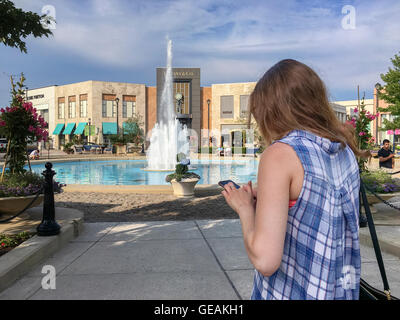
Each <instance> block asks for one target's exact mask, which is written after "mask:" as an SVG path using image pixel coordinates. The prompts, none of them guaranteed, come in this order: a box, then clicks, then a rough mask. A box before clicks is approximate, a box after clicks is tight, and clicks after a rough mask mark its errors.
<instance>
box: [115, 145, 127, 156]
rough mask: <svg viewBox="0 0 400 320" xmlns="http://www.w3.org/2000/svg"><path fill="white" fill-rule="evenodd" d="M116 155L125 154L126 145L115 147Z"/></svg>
mask: <svg viewBox="0 0 400 320" xmlns="http://www.w3.org/2000/svg"><path fill="white" fill-rule="evenodd" d="M115 153H116V154H126V145H115Z"/></svg>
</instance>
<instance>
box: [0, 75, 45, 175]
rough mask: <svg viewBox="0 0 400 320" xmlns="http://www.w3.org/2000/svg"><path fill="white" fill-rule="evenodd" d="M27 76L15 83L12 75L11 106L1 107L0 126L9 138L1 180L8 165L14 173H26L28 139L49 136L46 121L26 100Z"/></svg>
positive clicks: (36, 139)
mask: <svg viewBox="0 0 400 320" xmlns="http://www.w3.org/2000/svg"><path fill="white" fill-rule="evenodd" d="M24 81H25V77H24V75H23V74H21V78H20V81H18V82H17V83H14V79H13V78H12V77H11V87H12V90H11V94H12V102H11V107H6V108H5V109H4V108H1V109H0V127H1V128H2V129H1V130H2V132H3V133H5V136H6V138H7V141H8V144H7V151H6V156H5V160H4V165H3V170H2V175H1V180H0V181H2V180H3V176H4V173H5V168H6V165H7V164H8V168H9V169H10V172H11V173H12V174H14V173H16V174H20V173H24V172H25V169H24V166H25V161H26V160H27V154H26V146H27V143H28V141H33V142H36V141H37V142H40V141H42V140H44V141H45V142H46V141H47V138H48V136H49V133H48V131H47V130H46V129H45V128H46V126H47V123H46V121H45V120H44V119H43V118H42V116H40V115H39V114H38V113H37V110H36V109H35V108H33V106H32V103H31V102H25V100H24V97H25V92H24V90H23V88H24Z"/></svg>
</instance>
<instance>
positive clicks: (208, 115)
mask: <svg viewBox="0 0 400 320" xmlns="http://www.w3.org/2000/svg"><path fill="white" fill-rule="evenodd" d="M210 102H211V100H210V99H207V105H208V114H207V122H208V124H207V129H208V146H210Z"/></svg>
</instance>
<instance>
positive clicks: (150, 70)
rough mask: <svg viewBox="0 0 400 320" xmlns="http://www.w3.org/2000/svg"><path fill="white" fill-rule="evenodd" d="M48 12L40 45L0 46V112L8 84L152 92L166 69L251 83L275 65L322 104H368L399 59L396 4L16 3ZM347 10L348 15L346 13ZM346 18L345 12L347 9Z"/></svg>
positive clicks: (362, 0)
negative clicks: (320, 89) (298, 68)
mask: <svg viewBox="0 0 400 320" xmlns="http://www.w3.org/2000/svg"><path fill="white" fill-rule="evenodd" d="M13 2H14V3H15V5H16V7H19V8H22V9H24V10H25V11H33V12H36V13H42V10H44V12H45V11H46V10H47V9H46V8H51V9H50V11H47V12H48V13H49V14H50V15H52V16H53V17H55V19H56V21H57V24H56V25H55V29H53V30H52V32H53V36H50V37H49V38H45V37H44V38H33V37H32V36H31V37H28V38H27V39H26V43H27V49H28V54H24V53H21V52H20V51H19V50H18V49H17V48H8V47H5V46H4V45H2V44H0V106H5V105H7V104H8V103H9V100H10V81H9V75H18V74H20V73H21V72H24V74H25V77H26V78H27V80H26V85H27V86H28V88H32V89H33V88H38V87H43V86H49V85H54V84H57V85H63V84H69V83H74V82H79V81H86V80H100V81H118V82H131V83H142V84H146V85H147V86H155V84H156V68H157V67H164V66H165V65H166V47H167V40H166V39H167V37H169V38H170V39H171V40H172V41H173V66H174V67H190V68H201V85H202V86H210V85H211V84H216V83H232V82H253V81H254V82H256V81H257V80H258V79H259V78H260V77H261V76H262V75H263V74H264V73H265V72H266V71H267V70H268V69H269V68H270V67H272V66H273V65H274V64H275V63H277V62H278V61H280V60H282V59H287V58H291V59H296V60H299V61H301V62H303V63H305V64H307V65H309V66H310V67H312V68H313V69H314V70H315V71H316V72H317V73H318V74H319V75H320V77H321V78H322V80H323V81H324V82H325V84H326V86H327V88H328V93H329V98H330V100H331V101H337V100H353V99H357V85H359V86H360V94H361V96H363V94H364V92H365V97H366V98H367V99H368V98H372V97H373V87H374V85H375V83H376V82H381V83H382V84H384V83H383V82H382V80H381V79H380V74H381V73H386V72H387V71H388V68H389V67H390V66H391V61H390V59H391V58H393V57H394V55H395V54H399V52H400V19H399V17H400V1H399V0H381V1H376V0H358V1H355V0H345V1H341V0H340V1H339V0H285V1H282V0H279V1H276V0H246V1H238V0H235V1H225V0H175V1H169V0H158V1H155V0H142V1H138V0H79V1H78V0H55V1H51V0H15V1H13ZM345 6H347V7H345ZM349 6H350V9H346V8H349Z"/></svg>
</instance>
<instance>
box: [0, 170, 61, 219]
mask: <svg viewBox="0 0 400 320" xmlns="http://www.w3.org/2000/svg"><path fill="white" fill-rule="evenodd" d="M43 184H44V177H43V176H41V175H39V174H37V173H33V172H25V173H22V174H11V173H10V172H7V173H6V174H5V175H4V179H3V181H2V182H0V215H1V214H10V215H11V214H16V213H18V212H19V211H21V210H23V209H24V208H25V207H26V206H27V205H29V204H30V203H31V202H32V201H33V199H34V198H35V197H36V194H37V193H38V192H40V194H39V196H38V198H37V199H36V200H35V201H34V202H33V203H32V204H31V205H30V206H29V208H32V207H37V206H39V205H40V204H41V203H42V202H43V198H44V195H43V193H42V192H41V190H42V186H43ZM64 186H65V184H60V183H59V182H57V181H54V185H53V190H54V192H55V193H61V192H62V188H63V187H64Z"/></svg>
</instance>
